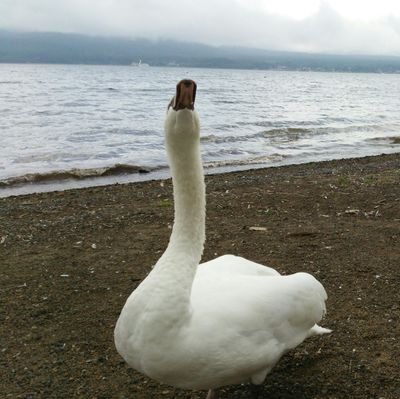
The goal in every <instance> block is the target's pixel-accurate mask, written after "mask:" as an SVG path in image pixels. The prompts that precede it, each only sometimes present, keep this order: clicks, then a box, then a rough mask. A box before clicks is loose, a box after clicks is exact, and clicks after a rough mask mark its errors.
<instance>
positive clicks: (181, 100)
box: [168, 79, 197, 111]
mask: <svg viewBox="0 0 400 399" xmlns="http://www.w3.org/2000/svg"><path fill="white" fill-rule="evenodd" d="M196 89H197V85H196V82H194V81H193V80H189V79H184V80H181V81H180V82H179V83H178V84H177V85H176V95H175V97H174V98H173V99H172V101H171V102H170V104H169V107H168V108H170V107H172V108H173V109H174V110H175V111H179V110H181V109H190V110H194V100H195V99H196Z"/></svg>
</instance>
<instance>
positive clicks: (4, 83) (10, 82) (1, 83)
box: [0, 80, 22, 85]
mask: <svg viewBox="0 0 400 399" xmlns="http://www.w3.org/2000/svg"><path fill="white" fill-rule="evenodd" d="M19 83H22V82H21V81H20V80H0V85H17V84H19Z"/></svg>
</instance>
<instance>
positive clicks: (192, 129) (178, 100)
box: [164, 79, 200, 143]
mask: <svg viewBox="0 0 400 399" xmlns="http://www.w3.org/2000/svg"><path fill="white" fill-rule="evenodd" d="M196 89H197V85H196V83H195V82H194V81H193V80H189V79H184V80H181V81H180V82H179V83H178V84H177V85H176V93H175V96H174V97H173V98H172V100H171V102H170V103H169V105H168V110H167V115H166V119H165V125H164V127H165V135H166V140H167V142H181V143H184V142H187V141H190V140H191V139H195V140H196V141H199V138H200V121H199V117H198V115H197V112H196V111H195V109H194V101H195V99H196Z"/></svg>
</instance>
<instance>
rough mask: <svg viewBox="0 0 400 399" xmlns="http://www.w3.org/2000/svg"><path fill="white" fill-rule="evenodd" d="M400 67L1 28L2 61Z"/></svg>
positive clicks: (361, 58)
mask: <svg viewBox="0 0 400 399" xmlns="http://www.w3.org/2000/svg"><path fill="white" fill-rule="evenodd" d="M139 60H142V61H143V62H145V63H148V64H150V65H152V66H178V65H179V66H185V67H213V68H245V69H278V70H317V71H318V70H320V71H342V72H344V71H354V72H386V73H393V72H400V57H393V56H371V55H334V54H333V55H329V54H313V53H300V52H283V51H268V50H262V49H254V48H247V47H232V46H210V45H205V44H200V43H195V42H184V41H173V40H149V39H126V38H117V37H102V36H89V35H81V34H65V33H47V32H18V31H7V30H3V31H0V62H3V63H66V64H115V65H130V64H132V63H135V62H139Z"/></svg>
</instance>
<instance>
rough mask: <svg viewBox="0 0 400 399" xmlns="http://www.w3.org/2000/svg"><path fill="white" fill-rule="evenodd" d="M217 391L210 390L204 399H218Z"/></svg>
mask: <svg viewBox="0 0 400 399" xmlns="http://www.w3.org/2000/svg"><path fill="white" fill-rule="evenodd" d="M218 397H219V395H218V391H217V390H216V389H210V390H209V391H208V393H207V398H206V399H218Z"/></svg>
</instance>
